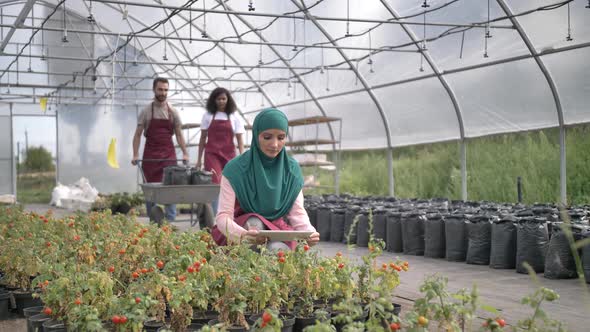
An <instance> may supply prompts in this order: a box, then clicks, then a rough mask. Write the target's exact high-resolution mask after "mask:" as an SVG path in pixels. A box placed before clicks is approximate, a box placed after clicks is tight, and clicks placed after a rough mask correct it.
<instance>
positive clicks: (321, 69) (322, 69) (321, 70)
mask: <svg viewBox="0 0 590 332" xmlns="http://www.w3.org/2000/svg"><path fill="white" fill-rule="evenodd" d="M321 50H322V65H321V66H320V74H323V73H324V46H323V45H322V47H321Z"/></svg>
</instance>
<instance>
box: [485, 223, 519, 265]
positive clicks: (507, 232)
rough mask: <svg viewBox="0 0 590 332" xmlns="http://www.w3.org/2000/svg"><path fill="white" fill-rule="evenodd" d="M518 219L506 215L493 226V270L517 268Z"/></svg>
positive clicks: (491, 254) (491, 255)
mask: <svg viewBox="0 0 590 332" xmlns="http://www.w3.org/2000/svg"><path fill="white" fill-rule="evenodd" d="M517 220H518V219H516V217H515V216H513V215H505V216H502V218H500V220H495V221H494V223H493V224H492V251H491V253H490V267H491V268H492V269H513V268H515V267H516V221H517Z"/></svg>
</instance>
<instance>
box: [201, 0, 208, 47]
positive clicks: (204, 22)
mask: <svg viewBox="0 0 590 332" xmlns="http://www.w3.org/2000/svg"><path fill="white" fill-rule="evenodd" d="M206 9H207V6H206V4H205V0H203V10H206ZM201 37H203V38H209V36H208V35H207V12H203V32H202V33H201Z"/></svg>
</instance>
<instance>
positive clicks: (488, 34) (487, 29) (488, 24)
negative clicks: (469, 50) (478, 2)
mask: <svg viewBox="0 0 590 332" xmlns="http://www.w3.org/2000/svg"><path fill="white" fill-rule="evenodd" d="M486 38H492V31H491V29H490V0H488V21H487V22H486Z"/></svg>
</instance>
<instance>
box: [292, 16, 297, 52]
mask: <svg viewBox="0 0 590 332" xmlns="http://www.w3.org/2000/svg"><path fill="white" fill-rule="evenodd" d="M292 51H293V52H297V25H296V22H295V15H293V49H292Z"/></svg>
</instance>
